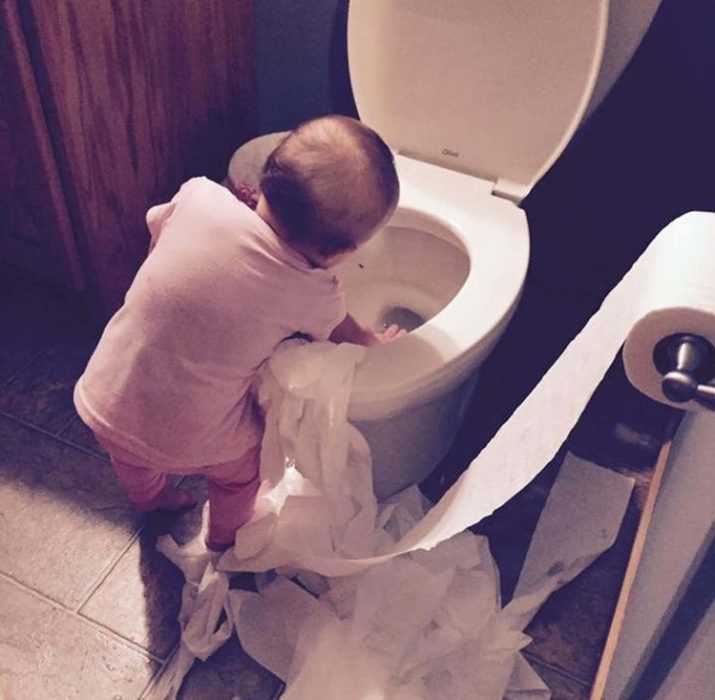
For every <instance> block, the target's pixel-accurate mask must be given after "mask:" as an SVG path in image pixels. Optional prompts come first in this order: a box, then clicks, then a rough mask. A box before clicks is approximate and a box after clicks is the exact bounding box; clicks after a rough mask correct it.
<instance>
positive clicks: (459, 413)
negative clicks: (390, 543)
mask: <svg viewBox="0 0 715 700" xmlns="http://www.w3.org/2000/svg"><path fill="white" fill-rule="evenodd" d="M476 384H477V375H474V376H472V377H470V378H469V379H468V380H467V381H465V382H463V383H462V384H460V385H458V386H457V387H456V388H454V389H452V390H451V391H450V392H448V393H447V394H443V395H441V396H438V397H436V398H435V399H433V400H432V401H430V402H428V403H426V404H421V405H418V406H414V407H409V408H405V409H404V410H403V411H401V412H400V413H398V414H396V415H394V416H390V417H387V418H383V419H380V420H376V421H362V420H361V421H353V425H355V427H356V428H357V429H358V430H359V431H360V432H361V433H362V434H363V436H364V437H365V439H366V440H367V442H368V444H369V445H370V450H371V453H372V464H373V490H374V491H375V496H376V497H377V499H378V500H379V501H381V500H384V499H386V498H388V497H389V496H392V495H393V494H395V493H397V492H398V491H401V490H402V489H404V488H406V487H408V486H412V485H413V484H419V483H420V482H421V481H422V480H423V479H425V478H426V477H427V476H428V475H429V474H430V473H431V472H432V470H433V469H434V468H435V467H436V466H437V465H438V464H439V462H440V461H441V460H442V458H443V457H444V456H445V454H447V451H448V450H449V448H450V446H451V445H452V442H453V441H454V438H455V436H456V435H457V431H458V430H459V427H460V425H461V424H462V419H463V418H464V413H465V411H466V408H467V406H468V404H469V401H470V399H471V397H472V394H473V392H474V389H475V387H476Z"/></svg>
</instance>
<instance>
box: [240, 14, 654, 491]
mask: <svg viewBox="0 0 715 700" xmlns="http://www.w3.org/2000/svg"><path fill="white" fill-rule="evenodd" d="M658 4H659V0H642V2H639V3H628V2H625V1H624V0H613V2H609V0H592V1H590V2H580V3H573V2H572V0H530V2H529V3H495V2H494V1H493V0H444V1H443V2H435V1H434V0H353V2H351V4H350V10H349V15H348V58H349V64H350V78H351V82H352V87H353V92H354V94H355V101H356V104H357V107H358V112H359V113H360V118H361V119H362V120H363V121H364V122H365V123H367V124H368V125H369V126H371V127H373V128H375V129H376V130H377V131H378V132H379V133H380V134H381V136H382V137H383V138H384V139H385V140H386V141H387V143H388V144H389V145H390V147H391V148H392V149H393V151H395V152H396V153H397V154H398V155H397V156H396V166H397V171H398V175H399V179H400V188H401V193H400V202H399V206H398V208H397V210H396V212H395V214H394V215H393V217H392V218H391V220H390V221H389V222H388V224H387V225H386V226H385V228H384V230H382V231H381V232H379V233H378V234H377V235H376V236H375V237H374V238H373V239H372V240H371V241H370V242H369V243H368V244H367V245H365V246H364V248H362V249H360V250H359V251H358V252H357V253H356V254H355V255H354V256H351V257H350V258H348V259H347V260H345V261H344V262H343V263H341V265H340V266H338V267H337V268H336V271H337V274H338V275H339V276H340V278H341V279H342V281H343V284H344V286H345V289H346V296H347V302H348V309H349V311H351V312H352V313H353V314H354V315H355V316H356V317H357V318H358V319H359V320H360V321H362V322H364V323H367V324H369V325H371V326H373V327H375V328H379V327H380V326H381V325H382V324H384V323H389V322H397V323H400V324H401V325H406V326H407V327H409V328H410V329H411V332H410V333H409V334H408V335H407V336H406V337H404V338H400V339H398V340H397V341H395V342H393V343H389V344H387V345H384V346H379V347H375V348H370V349H369V350H368V352H367V357H366V360H365V361H364V362H363V364H361V366H360V367H359V368H358V370H357V372H356V376H355V383H354V387H353V392H352V397H351V401H350V407H349V417H350V419H351V420H352V421H353V422H354V423H355V424H356V425H357V426H358V427H359V428H360V430H361V431H362V432H363V434H364V435H365V437H366V438H367V440H368V442H369V443H370V446H371V449H372V454H373V471H374V480H375V491H376V494H377V495H378V497H380V498H382V497H385V496H388V495H390V494H392V493H395V492H396V491H398V490H400V489H402V488H404V487H405V486H408V485H410V484H414V483H418V482H419V481H421V480H422V479H423V478H424V477H426V476H427V475H428V474H429V472H430V471H431V470H432V469H433V468H434V467H435V466H436V465H437V463H438V462H439V461H440V459H441V458H442V457H443V456H444V454H445V453H446V451H447V449H448V448H449V446H450V444H451V442H452V440H453V439H454V436H455V433H456V431H457V430H458V428H459V425H460V422H461V418H462V415H463V411H464V408H465V406H466V403H467V401H468V400H469V398H470V395H471V392H472V389H473V388H474V385H475V382H476V377H477V374H478V368H479V365H480V364H481V363H482V362H483V361H484V359H485V358H486V356H487V355H488V354H489V352H490V351H491V349H492V348H493V347H494V345H495V344H496V342H497V340H498V339H499V337H500V336H501V334H502V333H503V331H504V329H505V327H506V325H507V323H508V322H509V319H510V318H511V316H512V314H513V313H514V310H515V308H516V305H517V303H518V299H519V295H520V292H521V289H522V285H523V283H524V278H525V275H526V269H527V265H528V259H529V230H528V224H527V220H526V216H525V214H524V212H523V211H522V210H521V209H520V208H519V206H518V204H519V202H520V201H521V199H522V198H523V197H524V196H525V195H526V194H527V193H528V192H529V190H530V189H531V187H532V186H533V185H534V183H535V182H537V181H538V179H539V178H540V177H541V175H542V174H543V173H544V172H545V171H546V170H547V169H548V168H549V167H550V165H551V164H552V163H553V162H554V161H555V160H556V158H557V157H558V156H559V154H560V153H561V151H562V150H563V149H564V148H565V146H566V144H567V143H568V141H569V139H570V138H571V136H572V135H573V133H574V131H575V130H576V128H577V126H578V124H579V123H580V121H581V120H582V119H583V118H584V116H585V115H587V114H589V113H590V112H591V111H592V110H593V108H594V107H595V106H596V105H597V104H598V102H599V101H600V100H601V99H602V98H603V96H604V95H605V94H606V93H607V92H608V90H609V89H610V87H611V86H612V85H613V83H614V82H615V80H616V79H617V77H618V76H619V75H620V73H621V71H622V69H623V68H624V67H625V65H626V64H627V62H628V61H629V60H630V57H631V56H632V54H633V52H634V51H635V48H636V47H637V45H638V43H639V41H640V39H641V38H642V36H643V35H644V34H645V31H646V29H647V28H648V26H649V24H650V21H651V19H652V17H653V15H654V13H655V10H656V9H657V6H658ZM635 6H637V7H635ZM280 137H281V134H273V135H269V136H265V137H261V138H260V139H256V140H254V142H250V143H249V144H246V145H245V146H243V147H242V148H241V149H239V152H238V153H237V154H236V156H234V159H233V160H232V163H231V166H230V167H229V176H230V178H231V179H232V180H233V182H234V184H239V182H240V180H241V177H242V174H241V163H240V161H242V160H243V161H245V162H249V163H253V162H254V161H255V162H258V161H261V162H262V159H265V155H267V153H268V151H269V150H270V149H271V148H272V147H273V146H274V145H275V144H276V143H277V142H278V140H279V139H280ZM242 152H243V154H244V155H243V157H242V156H241V153H242Z"/></svg>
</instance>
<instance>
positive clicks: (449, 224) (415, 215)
mask: <svg viewBox="0 0 715 700" xmlns="http://www.w3.org/2000/svg"><path fill="white" fill-rule="evenodd" d="M395 164H396V167H397V172H398V175H399V178H400V183H401V192H400V204H399V207H398V209H397V211H396V212H395V214H394V215H393V218H392V219H391V220H390V222H389V223H388V225H394V226H406V227H413V228H416V229H419V230H422V231H426V232H428V233H433V234H434V235H440V229H441V228H443V227H446V228H448V229H449V231H450V232H451V233H452V234H453V235H454V236H455V237H456V238H457V239H458V240H459V242H460V243H461V244H462V245H463V246H464V248H465V250H466V252H467V255H468V256H469V260H470V270H469V273H468V275H467V279H466V280H465V282H464V284H463V285H462V287H461V288H460V289H459V291H458V292H457V294H456V295H455V296H454V298H453V299H452V300H451V301H450V302H449V303H448V304H447V305H446V306H445V307H444V308H443V309H442V310H441V311H440V312H439V313H437V315H435V316H434V317H433V318H431V319H430V320H429V322H427V323H425V324H424V325H422V326H420V327H419V328H417V329H416V330H414V331H412V332H411V333H410V334H409V335H407V336H406V337H404V338H401V339H400V340H399V341H398V342H394V343H388V344H386V345H383V346H379V347H373V348H370V350H369V351H368V353H367V354H366V359H365V360H364V362H363V363H362V364H361V365H360V366H359V367H358V369H357V371H356V375H355V381H354V384H353V390H352V394H351V398H350V417H351V419H354V420H374V419H375V418H377V417H378V416H379V417H385V416H389V415H392V414H394V413H396V412H398V411H399V410H400V409H401V408H404V406H405V404H411V403H415V404H418V403H423V402H425V401H427V400H429V399H430V398H432V396H433V393H434V389H435V387H436V386H439V387H440V390H441V391H444V390H447V389H449V388H451V387H452V386H456V385H458V384H460V383H461V382H463V381H465V379H467V378H468V377H469V375H470V374H472V373H473V371H474V366H475V364H478V363H479V360H480V358H483V357H486V356H487V354H488V353H489V351H490V350H491V349H492V347H493V345H494V344H495V343H496V340H497V339H498V337H499V336H500V334H501V332H502V330H503V328H504V326H505V325H506V323H507V322H508V320H509V318H510V316H511V313H512V312H513V309H514V307H515V305H516V302H517V300H518V297H519V293H520V290H521V287H522V285H523V283H524V278H525V276H526V269H527V265H528V260H529V237H528V231H527V223H526V216H525V214H524V212H523V211H522V210H521V209H519V208H518V207H516V206H515V205H514V204H513V203H512V202H510V201H507V200H505V199H501V198H499V197H494V196H493V195H492V192H491V189H492V183H490V182H488V181H485V180H481V179H479V178H476V177H474V176H471V175H466V174H464V173H459V172H456V171H453V170H448V169H446V168H442V167H439V166H436V165H431V164H428V163H423V162H420V161H417V160H413V159H411V158H407V157H405V156H400V155H398V156H397V157H396V159H395ZM431 221H432V222H434V224H436V225H433V226H431V225H430V222H431ZM475 341H476V342H475Z"/></svg>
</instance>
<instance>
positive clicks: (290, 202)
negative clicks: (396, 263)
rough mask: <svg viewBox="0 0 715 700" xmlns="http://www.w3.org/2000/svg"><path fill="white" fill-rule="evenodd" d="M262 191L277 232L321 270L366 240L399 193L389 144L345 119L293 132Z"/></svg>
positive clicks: (268, 167) (267, 171) (273, 158)
mask: <svg viewBox="0 0 715 700" xmlns="http://www.w3.org/2000/svg"><path fill="white" fill-rule="evenodd" d="M260 188H261V195H262V198H263V199H264V200H265V204H266V205H267V207H268V209H269V213H270V216H271V218H272V219H273V221H274V223H275V224H277V226H276V228H277V230H278V233H279V234H280V235H281V236H282V237H283V238H285V240H286V242H287V243H288V244H289V245H291V246H292V247H293V248H295V249H297V250H298V251H300V252H301V253H302V254H303V255H305V256H306V257H307V258H308V259H309V260H311V261H312V262H314V263H315V264H318V265H320V266H321V267H326V266H329V265H330V264H332V263H333V262H335V261H337V259H338V258H339V257H341V256H342V255H343V254H344V253H347V252H349V251H352V250H355V248H357V247H358V246H359V245H360V244H361V243H364V242H365V241H366V240H368V239H369V238H370V237H371V236H372V234H373V233H375V231H376V230H377V229H378V228H379V227H380V225H381V224H383V223H384V222H385V220H386V219H387V218H388V217H389V216H390V215H391V214H392V212H393V210H394V208H395V206H396V204H397V199H398V196H399V184H398V181H397V173H396V172H395V165H394V159H393V156H392V153H391V151H390V149H389V148H388V147H387V145H386V144H385V142H384V141H383V140H382V139H381V138H380V137H379V136H378V135H377V134H376V133H375V132H374V131H373V130H372V129H369V128H368V127H366V126H365V125H364V124H361V123H360V122H359V121H357V120H355V119H350V118H348V117H341V116H329V117H320V118H318V119H313V120H311V121H307V122H304V123H303V124H301V125H300V126H299V127H298V128H297V129H295V131H292V132H291V133H290V134H289V135H288V136H287V137H286V138H285V139H284V140H283V141H282V142H281V143H280V145H279V146H278V147H277V148H276V149H275V150H274V151H273V152H272V153H271V155H270V156H268V160H267V161H266V164H265V166H264V167H263V173H262V176H261V184H260ZM259 211H260V209H259Z"/></svg>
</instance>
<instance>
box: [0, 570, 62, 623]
mask: <svg viewBox="0 0 715 700" xmlns="http://www.w3.org/2000/svg"><path fill="white" fill-rule="evenodd" d="M0 579H4V580H5V581H7V582H8V583H11V584H13V585H15V586H17V587H18V588H20V589H22V590H23V591H25V592H26V593H29V594H30V595H32V596H34V597H35V598H39V599H40V600H41V601H43V602H44V603H47V604H48V605H51V606H52V607H53V608H58V609H60V610H62V611H64V612H67V613H72V612H74V611H73V610H72V608H69V607H67V606H66V605H65V604H64V603H60V601H58V600H55V599H54V598H50V597H49V596H47V595H46V594H45V593H43V592H42V591H40V590H38V589H37V588H33V587H32V586H29V585H28V584H26V583H24V582H23V581H19V580H18V579H16V578H15V577H14V576H12V575H10V574H8V573H5V572H4V571H0Z"/></svg>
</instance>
